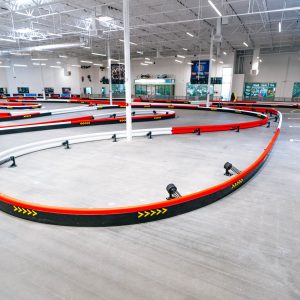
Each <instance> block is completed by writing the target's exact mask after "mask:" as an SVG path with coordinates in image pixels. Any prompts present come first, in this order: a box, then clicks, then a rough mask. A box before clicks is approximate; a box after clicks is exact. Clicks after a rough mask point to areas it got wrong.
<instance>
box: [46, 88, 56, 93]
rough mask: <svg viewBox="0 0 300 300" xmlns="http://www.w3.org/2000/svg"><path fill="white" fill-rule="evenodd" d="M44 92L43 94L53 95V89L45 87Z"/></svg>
mask: <svg viewBox="0 0 300 300" xmlns="http://www.w3.org/2000/svg"><path fill="white" fill-rule="evenodd" d="M44 91H45V94H53V93H54V88H51V87H45V88H44Z"/></svg>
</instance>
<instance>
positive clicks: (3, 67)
mask: <svg viewBox="0 0 300 300" xmlns="http://www.w3.org/2000/svg"><path fill="white" fill-rule="evenodd" d="M0 68H10V66H0Z"/></svg>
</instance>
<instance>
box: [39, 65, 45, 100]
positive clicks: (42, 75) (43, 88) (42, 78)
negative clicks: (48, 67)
mask: <svg viewBox="0 0 300 300" xmlns="http://www.w3.org/2000/svg"><path fill="white" fill-rule="evenodd" d="M40 70H41V81H42V92H43V100H46V93H45V83H44V74H43V69H42V64H41V63H40Z"/></svg>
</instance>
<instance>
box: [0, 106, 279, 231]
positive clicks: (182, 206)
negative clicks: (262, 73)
mask: <svg viewBox="0 0 300 300" xmlns="http://www.w3.org/2000/svg"><path fill="white" fill-rule="evenodd" d="M151 107H152V106H151ZM160 107H161V106H160ZM173 108H175V107H173ZM180 108H181V107H180ZM192 109H199V108H194V107H193V108H192ZM213 110H215V111H218V110H219V109H215V108H214V109H213ZM220 111H224V110H220ZM227 112H230V110H228V111H227ZM231 112H236V113H241V114H251V115H252V116H257V117H258V118H259V120H256V121H252V122H243V123H234V124H223V125H205V126H202V125H199V126H184V127H173V128H172V133H173V134H180V133H193V132H195V130H199V133H200V131H201V132H205V131H206V132H212V131H220V130H232V129H234V128H236V127H238V128H239V129H244V128H250V127H255V126H261V125H263V124H266V123H267V122H268V117H267V116H262V115H260V114H257V115H255V114H253V113H250V112H247V111H241V112H240V111H239V112H237V111H234V110H231ZM262 112H263V111H262ZM264 112H265V113H266V110H265V111H264ZM272 113H273V114H275V115H276V114H277V111H275V110H272ZM279 133H280V126H278V128H277V129H276V131H275V133H274V135H273V136H272V138H271V140H270V141H269V143H268V145H267V147H266V149H265V150H264V151H263V153H262V154H261V155H260V156H259V158H258V159H257V160H256V161H255V162H254V163H252V164H251V165H250V166H249V167H248V168H246V169H245V170H244V171H241V172H240V173H238V174H237V175H235V176H232V177H230V179H228V180H226V181H225V182H222V183H220V184H218V185H216V186H213V187H211V188H208V189H205V190H202V191H199V192H196V193H192V194H189V195H185V196H182V197H178V198H174V199H169V200H164V201H160V202H155V203H151V204H146V205H139V206H130V207H123V208H107V209H102V208H99V209H98V208H67V207H53V206H45V205H38V204H33V203H28V202H23V201H20V200H17V199H14V198H11V197H9V196H6V195H4V194H0V209H1V210H2V211H4V212H6V213H8V214H11V215H13V216H16V217H20V218H22V219H26V220H30V221H35V222H41V223H47V224H56V225H65V226H119V225H129V224H139V223H145V222H150V221H156V220H161V219H166V218H170V217H173V216H176V215H180V214H183V213H186V212H189V211H192V210H195V209H198V208H201V207H203V206H206V205H209V204H211V203H214V202H216V201H218V200H219V199H221V198H223V197H224V196H226V195H228V194H230V193H232V192H234V191H235V190H237V189H238V188H240V187H241V186H242V185H244V184H245V183H246V182H247V181H248V180H250V179H251V177H253V176H254V175H255V173H257V172H258V170H259V169H260V168H261V167H262V165H263V164H264V162H265V161H266V159H267V157H268V156H269V154H270V151H271V149H272V147H273V145H274V143H275V142H276V140H277V137H278V135H279Z"/></svg>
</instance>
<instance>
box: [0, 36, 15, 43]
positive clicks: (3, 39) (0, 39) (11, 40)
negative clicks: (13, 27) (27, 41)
mask: <svg viewBox="0 0 300 300" xmlns="http://www.w3.org/2000/svg"><path fill="white" fill-rule="evenodd" d="M0 41H4V42H12V43H15V42H16V40H13V39H7V38H2V37H0Z"/></svg>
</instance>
